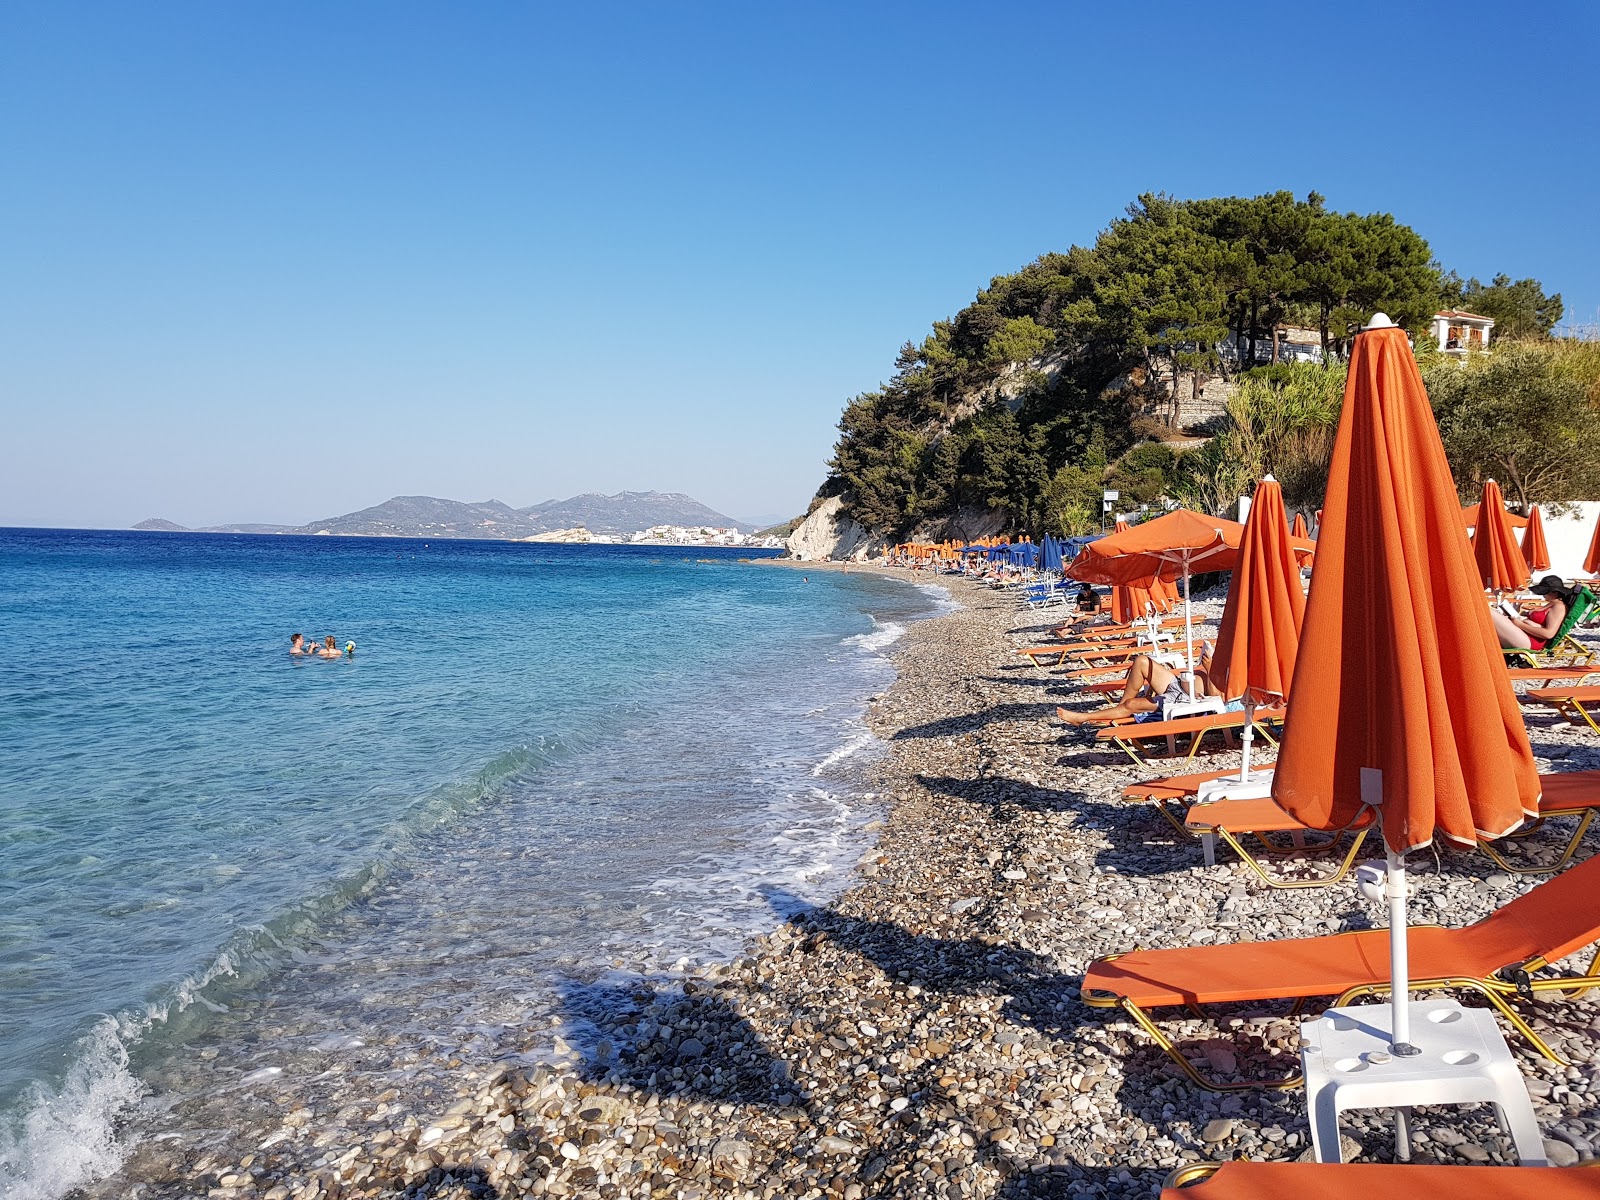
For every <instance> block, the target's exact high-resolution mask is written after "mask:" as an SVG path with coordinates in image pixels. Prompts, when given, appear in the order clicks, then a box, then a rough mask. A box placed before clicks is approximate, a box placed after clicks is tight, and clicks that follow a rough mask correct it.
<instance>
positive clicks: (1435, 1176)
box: [1161, 1159, 1600, 1200]
mask: <svg viewBox="0 0 1600 1200" xmlns="http://www.w3.org/2000/svg"><path fill="white" fill-rule="evenodd" d="M1202 1177H1204V1181H1203V1182H1199V1183H1197V1182H1195V1180H1197V1179H1201V1178H1202ZM1392 1196H1404V1197H1406V1200H1461V1198H1462V1197H1463V1196H1472V1197H1479V1196H1482V1197H1489V1196H1493V1197H1495V1198H1496V1200H1596V1197H1600V1163H1583V1164H1581V1165H1579V1166H1575V1167H1547V1168H1545V1169H1543V1170H1539V1169H1537V1168H1534V1169H1530V1168H1528V1167H1458V1166H1444V1165H1440V1164H1438V1163H1302V1162H1248V1161H1245V1160H1239V1159H1236V1160H1234V1161H1233V1162H1225V1163H1214V1162H1208V1163H1191V1164H1190V1165H1189V1166H1186V1167H1180V1168H1178V1170H1176V1171H1174V1172H1173V1173H1172V1174H1171V1175H1169V1176H1167V1184H1166V1187H1164V1188H1163V1189H1162V1190H1161V1200H1290V1198H1291V1197H1292V1198H1293V1200H1379V1198H1380V1197H1392Z"/></svg>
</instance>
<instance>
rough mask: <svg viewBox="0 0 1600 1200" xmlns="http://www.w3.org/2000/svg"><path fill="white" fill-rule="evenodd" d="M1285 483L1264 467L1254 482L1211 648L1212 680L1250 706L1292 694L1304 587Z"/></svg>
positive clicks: (1249, 730)
mask: <svg viewBox="0 0 1600 1200" xmlns="http://www.w3.org/2000/svg"><path fill="white" fill-rule="evenodd" d="M1287 518H1288V514H1287V513H1286V512H1285V511H1284V507H1283V489H1282V488H1280V487H1279V486H1278V483H1277V480H1275V479H1273V478H1272V476H1270V475H1268V476H1267V477H1266V478H1265V479H1263V480H1262V481H1261V484H1260V486H1258V487H1257V488H1256V494H1255V498H1254V499H1253V500H1252V501H1251V503H1250V519H1249V520H1248V521H1246V522H1245V526H1244V540H1243V542H1242V543H1241V544H1240V546H1239V559H1238V561H1237V562H1236V563H1234V566H1233V578H1232V579H1231V580H1230V581H1229V584H1228V603H1227V605H1226V607H1224V608H1223V610H1222V624H1221V626H1220V628H1219V629H1218V631H1217V648H1216V650H1215V652H1214V653H1213V654H1212V656H1211V680H1212V682H1213V683H1215V684H1216V685H1217V686H1218V687H1219V688H1221V689H1222V694H1223V697H1224V698H1225V699H1228V700H1237V699H1239V698H1240V697H1243V698H1244V702H1245V707H1246V709H1247V710H1249V711H1250V712H1251V713H1252V714H1253V712H1254V709H1255V706H1256V705H1257V704H1268V703H1272V702H1274V701H1277V700H1281V699H1282V698H1283V697H1285V696H1287V695H1288V694H1289V683H1290V681H1291V680H1292V679H1293V678H1294V664H1295V657H1296V654H1297V653H1298V651H1299V647H1300V626H1301V623H1302V622H1303V621H1304V619H1305V612H1306V594H1305V589H1304V588H1303V587H1302V586H1301V583H1300V564H1299V562H1298V561H1296V559H1295V554H1294V549H1293V547H1292V546H1291V544H1290V540H1289V539H1290V534H1289V522H1288V519H1287ZM1253 732H1254V726H1253V723H1252V721H1251V719H1250V718H1249V717H1247V718H1246V720H1245V725H1244V761H1243V764H1242V765H1241V767H1240V770H1239V782H1240V783H1246V782H1249V780H1250V742H1251V735H1252V734H1253Z"/></svg>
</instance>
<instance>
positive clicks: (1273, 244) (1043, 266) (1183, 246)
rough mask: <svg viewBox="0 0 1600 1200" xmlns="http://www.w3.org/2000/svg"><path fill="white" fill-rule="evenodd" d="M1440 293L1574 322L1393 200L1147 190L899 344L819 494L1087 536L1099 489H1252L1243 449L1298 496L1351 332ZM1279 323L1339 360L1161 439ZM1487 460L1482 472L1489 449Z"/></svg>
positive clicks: (1286, 375) (1267, 375)
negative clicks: (1185, 435) (1380, 209)
mask: <svg viewBox="0 0 1600 1200" xmlns="http://www.w3.org/2000/svg"><path fill="white" fill-rule="evenodd" d="M1441 307H1461V308H1468V309H1470V310H1472V311H1475V312H1479V313H1482V314H1483V315H1485V316H1492V317H1495V318H1496V321H1497V326H1496V333H1497V336H1503V335H1511V336H1516V337H1526V338H1533V339H1540V338H1546V337H1547V336H1548V332H1549V330H1550V328H1551V327H1552V326H1553V325H1554V324H1555V322H1556V321H1558V320H1559V319H1560V316H1561V298H1560V296H1559V295H1553V296H1551V295H1546V294H1545V293H1544V291H1543V288H1542V286H1541V285H1540V284H1539V282H1538V281H1537V280H1532V279H1524V280H1518V281H1512V280H1511V279H1510V278H1509V277H1507V276H1499V277H1497V278H1495V279H1494V280H1493V281H1492V282H1491V283H1489V284H1487V285H1485V284H1482V283H1480V282H1479V281H1478V280H1476V279H1469V280H1462V279H1460V278H1459V277H1457V276H1455V275H1454V274H1450V273H1447V272H1446V271H1444V270H1443V268H1441V267H1440V265H1439V264H1438V263H1436V262H1435V261H1434V260H1433V257H1432V254H1431V253H1430V251H1429V249H1428V244H1427V242H1426V241H1424V240H1423V238H1422V237H1421V236H1420V235H1419V234H1418V233H1417V232H1416V231H1414V230H1413V229H1411V228H1409V227H1408V226H1405V225H1402V224H1400V223H1399V222H1397V221H1396V220H1395V219H1394V218H1393V217H1392V216H1390V215H1389V214H1387V213H1374V214H1368V215H1365V216H1363V215H1358V214H1355V213H1338V212H1332V211H1329V210H1328V209H1327V208H1326V207H1325V205H1324V202H1323V198H1322V197H1321V196H1319V195H1317V194H1315V193H1312V194H1311V195H1309V196H1307V197H1306V198H1305V199H1303V200H1302V199H1297V198H1296V197H1295V196H1293V195H1291V194H1290V193H1288V192H1276V193H1272V194H1269V195H1264V196H1256V197H1251V198H1238V197H1229V198H1221V199H1210V200H1176V199H1172V198H1170V197H1167V196H1162V195H1145V196H1141V197H1139V199H1138V200H1137V201H1136V202H1135V203H1133V204H1132V205H1130V206H1129V207H1128V209H1127V211H1126V213H1125V214H1124V215H1123V216H1121V217H1119V218H1117V219H1116V220H1114V221H1112V222H1111V224H1110V225H1109V226H1108V227H1107V228H1106V229H1105V230H1103V231H1102V232H1101V233H1100V234H1099V236H1098V237H1097V238H1096V239H1095V242H1094V245H1093V246H1090V247H1084V246H1073V247H1072V248H1071V249H1069V250H1068V251H1066V252H1065V253H1051V254H1046V255H1044V256H1043V257H1041V258H1039V259H1038V260H1036V261H1035V262H1033V263H1030V264H1029V265H1028V266H1026V267H1024V268H1023V269H1022V270H1021V271H1018V272H1017V273H1016V274H1014V275H1001V276H997V277H996V278H995V279H993V280H992V281H991V282H990V284H989V286H988V287H987V288H985V289H984V290H982V291H981V292H979V293H978V295H977V298H976V299H975V300H974V301H973V302H972V303H971V304H969V305H968V306H967V307H966V308H964V309H962V310H961V311H960V312H959V313H957V314H956V315H955V316H954V317H953V318H951V319H949V320H945V321H936V322H935V323H934V325H933V331H932V333H930V334H929V335H928V336H927V337H926V338H924V339H923V341H922V343H921V344H920V345H915V344H913V343H910V342H908V343H906V344H905V345H904V346H903V347H901V350H900V353H899V355H898V356H897V358H896V360H895V373H894V375H893V377H892V378H891V379H890V381H889V382H888V383H886V384H884V385H882V386H881V387H879V388H878V389H877V390H875V391H871V392H866V393H863V394H862V395H859V396H857V397H855V398H854V399H853V400H851V401H850V403H849V405H848V406H847V407H846V409H845V412H844V415H843V417H842V418H841V420H840V422H839V429H840V437H839V441H838V443H837V445H836V447H835V451H834V457H833V459H832V461H831V463H830V469H831V473H830V475H829V478H828V480H827V482H826V483H824V485H823V487H822V488H821V490H820V491H819V493H818V496H819V499H820V498H824V497H827V496H832V495H838V496H841V497H842V498H843V501H844V504H845V511H846V512H847V513H848V515H849V516H851V517H853V518H854V519H855V520H856V521H858V522H860V523H861V524H862V525H864V526H865V527H866V528H867V529H869V530H871V531H873V532H875V533H879V534H884V535H888V536H891V537H898V536H902V535H905V534H908V533H910V532H911V531H913V530H915V529H919V528H921V529H925V530H926V529H930V528H935V527H937V526H938V525H939V524H940V523H941V521H943V519H945V518H949V517H951V516H953V515H954V514H956V513H958V512H962V511H972V510H982V511H996V510H998V511H1000V512H1001V513H1003V514H1004V516H1005V518H1006V520H1007V523H1008V524H1009V525H1010V526H1011V527H1012V528H1014V529H1016V530H1017V531H1019V532H1030V533H1033V534H1036V535H1041V534H1044V533H1047V532H1048V533H1078V532H1082V531H1084V530H1085V529H1088V528H1090V527H1091V526H1093V525H1095V524H1097V523H1098V520H1099V513H1100V495H1101V491H1102V489H1103V488H1107V487H1112V488H1116V489H1118V490H1119V491H1120V492H1122V494H1123V500H1122V507H1132V506H1134V505H1135V504H1137V503H1138V502H1141V501H1149V500H1153V499H1155V498H1156V497H1157V496H1160V495H1181V496H1183V497H1184V498H1185V499H1187V500H1189V501H1190V502H1192V503H1196V504H1201V505H1203V506H1206V507H1212V508H1216V507H1220V506H1224V505H1225V504H1226V503H1231V501H1232V498H1233V497H1236V496H1237V495H1239V494H1240V493H1239V490H1237V488H1236V486H1235V484H1236V477H1242V475H1243V473H1244V466H1245V464H1246V463H1248V464H1249V470H1250V472H1259V470H1260V469H1263V468H1266V469H1275V470H1279V471H1283V470H1287V472H1288V473H1289V474H1293V473H1294V472H1295V471H1299V472H1300V476H1297V477H1296V478H1297V482H1296V483H1295V485H1294V489H1295V495H1296V498H1297V499H1298V500H1300V501H1302V502H1309V501H1310V500H1311V499H1312V498H1320V494H1321V483H1320V482H1319V478H1318V469H1317V467H1316V462H1317V459H1318V457H1319V456H1325V452H1326V447H1325V446H1324V442H1327V441H1328V440H1329V438H1331V433H1330V430H1331V425H1330V422H1336V421H1337V415H1338V407H1339V398H1340V395H1341V394H1342V387H1343V381H1342V368H1340V367H1339V366H1338V365H1337V359H1338V357H1339V355H1340V353H1341V352H1342V351H1343V349H1344V348H1345V347H1346V346H1347V344H1348V341H1349V338H1350V337H1351V336H1352V332H1353V330H1354V329H1356V328H1357V327H1359V325H1360V324H1361V323H1362V322H1363V321H1365V320H1366V319H1367V317H1369V316H1370V315H1371V314H1372V313H1373V312H1374V311H1379V310H1381V311H1384V312H1387V313H1388V314H1389V315H1390V316H1391V317H1392V318H1393V319H1394V320H1395V322H1396V323H1397V324H1400V325H1403V326H1404V327H1406V328H1407V329H1408V330H1409V331H1411V332H1412V334H1413V335H1414V336H1416V337H1418V338H1419V346H1420V345H1421V339H1422V337H1423V336H1424V335H1425V332H1426V325H1427V321H1428V318H1429V317H1431V315H1432V314H1433V313H1434V312H1435V311H1437V310H1439V309H1440V308H1441ZM1288 324H1294V325H1301V326H1305V327H1308V328H1313V329H1316V330H1318V332H1319V334H1320V339H1321V343H1322V350H1323V351H1324V354H1325V361H1326V362H1327V363H1328V364H1329V365H1328V366H1326V367H1324V366H1319V365H1313V364H1297V365H1294V366H1273V367H1267V368H1258V369H1256V370H1251V371H1247V372H1245V374H1244V377H1243V378H1244V380H1245V381H1247V382H1246V383H1245V385H1244V388H1243V390H1241V391H1240V392H1239V393H1238V394H1237V395H1236V397H1235V399H1234V402H1233V404H1232V405H1231V407H1230V413H1229V415H1228V417H1227V419H1226V420H1225V421H1223V422H1222V425H1223V428H1222V430H1221V435H1222V436H1221V437H1220V438H1219V439H1217V440H1215V441H1212V442H1210V443H1208V444H1207V445H1206V446H1205V447H1204V448H1203V450H1202V451H1199V452H1194V453H1189V454H1184V453H1181V452H1179V451H1176V450H1174V449H1173V448H1172V447H1170V446H1169V445H1167V444H1165V443H1166V441H1168V440H1171V439H1172V438H1173V437H1174V436H1175V435H1176V431H1175V430H1174V429H1172V428H1171V426H1170V424H1168V423H1167V421H1166V420H1164V418H1167V419H1170V415H1171V409H1170V408H1169V407H1168V405H1169V402H1170V401H1171V398H1172V397H1173V396H1174V395H1177V394H1181V393H1182V391H1184V390H1185V389H1187V390H1189V391H1191V392H1192V393H1193V394H1198V393H1199V389H1200V388H1201V387H1202V386H1203V385H1204V383H1205V382H1206V380H1207V379H1209V378H1211V377H1214V376H1215V375H1217V374H1219V373H1226V372H1227V369H1228V368H1227V364H1226V363H1225V362H1224V361H1223V360H1222V358H1221V356H1220V355H1219V353H1218V350H1217V346H1218V344H1219V343H1220V342H1222V341H1224V339H1229V338H1230V337H1231V339H1232V340H1233V344H1234V345H1237V346H1239V347H1240V348H1241V358H1242V361H1244V362H1246V363H1248V362H1254V361H1255V359H1256V353H1255V351H1256V345H1257V343H1258V342H1274V343H1275V340H1276V337H1277V331H1278V330H1280V329H1281V328H1282V327H1283V326H1285V325H1288ZM1274 348H1275V347H1274ZM1488 357H1489V359H1490V361H1496V360H1497V356H1495V355H1491V356H1488ZM1473 369H1474V370H1483V369H1487V368H1479V367H1474V368H1473ZM1552 369H1554V368H1552ZM1472 378H1474V379H1476V378H1477V376H1473V377H1472ZM1452 394H1453V393H1452ZM1462 403H1463V404H1466V402H1465V401H1463V402H1462ZM1468 407H1470V405H1469V406H1468ZM1477 422H1479V418H1478V417H1476V416H1474V417H1472V418H1471V419H1470V421H1469V423H1477ZM1463 437H1465V435H1464V434H1463ZM1474 454H1475V456H1476V457H1475V459H1474V466H1473V468H1472V469H1474V470H1476V469H1480V468H1481V466H1482V465H1483V464H1484V463H1486V462H1487V461H1488V456H1487V452H1478V451H1474ZM1241 455H1242V456H1243V457H1240V456H1241ZM1280 460H1282V461H1283V463H1284V467H1283V468H1278V467H1277V463H1278V462H1279V461H1280ZM1302 460H1303V462H1304V464H1305V465H1304V466H1303V467H1302V466H1300V465H1299V464H1300V463H1301V462H1302ZM1324 467H1325V464H1324ZM1255 477H1256V475H1255V474H1254V473H1252V474H1250V475H1249V478H1250V479H1252V480H1253V479H1254V478H1255ZM1502 482H1506V480H1504V479H1502ZM952 532H955V533H957V534H959V532H960V531H959V530H953V531H952Z"/></svg>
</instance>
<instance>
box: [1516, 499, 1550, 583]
mask: <svg viewBox="0 0 1600 1200" xmlns="http://www.w3.org/2000/svg"><path fill="white" fill-rule="evenodd" d="M1522 557H1523V560H1524V561H1525V562H1526V563H1527V564H1528V570H1530V571H1548V570H1549V569H1550V547H1548V546H1546V545H1545V544H1544V517H1543V516H1541V515H1540V513H1539V506H1538V505H1537V504H1535V505H1534V506H1533V507H1532V508H1530V509H1529V510H1528V528H1527V529H1525V530H1523V532H1522Z"/></svg>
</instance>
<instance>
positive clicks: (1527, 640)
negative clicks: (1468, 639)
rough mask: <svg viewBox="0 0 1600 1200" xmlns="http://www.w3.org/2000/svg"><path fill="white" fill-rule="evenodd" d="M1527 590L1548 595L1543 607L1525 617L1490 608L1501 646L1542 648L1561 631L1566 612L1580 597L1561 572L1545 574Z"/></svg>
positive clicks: (1539, 594)
mask: <svg viewBox="0 0 1600 1200" xmlns="http://www.w3.org/2000/svg"><path fill="white" fill-rule="evenodd" d="M1528 590H1529V591H1530V592H1532V593H1533V594H1534V595H1535V596H1543V597H1544V598H1545V606H1544V607H1543V608H1536V609H1534V610H1533V611H1532V612H1530V613H1529V614H1528V615H1527V616H1526V617H1510V616H1507V615H1506V614H1505V613H1504V612H1503V611H1501V610H1500V609H1499V608H1491V609H1490V610H1489V615H1490V616H1491V617H1493V618H1494V631H1495V633H1497V634H1499V635H1500V645H1501V646H1503V647H1504V648H1505V649H1507V650H1543V649H1544V648H1545V644H1546V643H1547V642H1549V641H1550V639H1551V638H1553V637H1555V635H1556V634H1557V633H1558V632H1559V631H1560V629H1561V622H1563V621H1565V620H1566V619H1567V612H1568V610H1569V609H1571V607H1572V602H1573V601H1574V600H1576V599H1577V597H1578V593H1577V590H1576V589H1569V588H1568V587H1567V586H1566V584H1564V583H1562V582H1561V576H1559V575H1546V576H1545V577H1544V578H1543V579H1541V580H1539V582H1538V583H1536V584H1534V585H1533V586H1532V587H1530V588H1529V589H1528Z"/></svg>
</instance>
